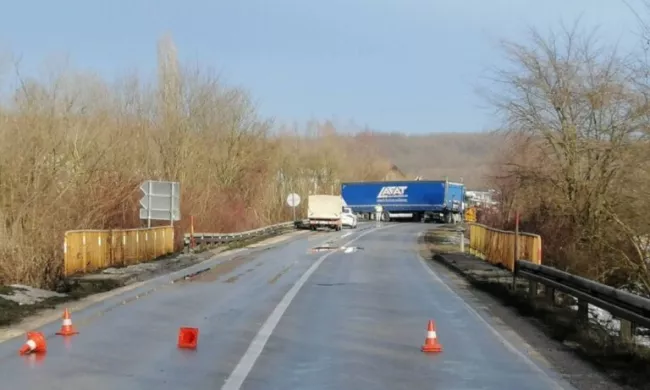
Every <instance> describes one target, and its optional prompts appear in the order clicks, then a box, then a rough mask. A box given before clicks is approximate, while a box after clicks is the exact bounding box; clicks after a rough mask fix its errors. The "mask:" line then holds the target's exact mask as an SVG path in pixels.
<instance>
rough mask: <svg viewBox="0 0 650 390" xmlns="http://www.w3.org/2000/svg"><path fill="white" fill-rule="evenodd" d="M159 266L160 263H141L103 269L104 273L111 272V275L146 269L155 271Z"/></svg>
mask: <svg viewBox="0 0 650 390" xmlns="http://www.w3.org/2000/svg"><path fill="white" fill-rule="evenodd" d="M159 266H160V265H159V264H157V263H140V264H134V265H130V266H128V267H124V268H106V269H105V270H103V271H102V273H103V274H110V275H120V274H131V273H139V272H144V271H154V270H156V269H158V267H159Z"/></svg>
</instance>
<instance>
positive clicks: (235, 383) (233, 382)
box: [221, 225, 398, 390]
mask: <svg viewBox="0 0 650 390" xmlns="http://www.w3.org/2000/svg"><path fill="white" fill-rule="evenodd" d="M395 226H398V225H384V226H380V227H377V228H371V229H370V230H368V231H365V232H362V233H361V234H359V235H358V236H356V237H355V238H353V239H352V240H350V241H348V242H347V243H346V244H345V245H344V246H348V245H350V244H352V243H354V242H355V241H357V240H359V239H360V238H362V237H365V236H366V235H368V234H370V233H372V232H376V231H378V230H382V229H388V228H391V227H395ZM334 253H336V252H329V253H326V254H324V255H323V256H321V257H319V258H318V259H317V260H316V261H315V262H314V263H313V264H312V265H311V266H310V267H309V268H308V269H307V271H305V273H304V274H302V276H301V277H300V279H298V281H297V282H296V283H294V285H293V286H291V289H289V291H287V293H286V294H285V295H284V296H283V297H282V299H281V300H280V302H279V303H278V304H277V305H276V306H275V309H273V311H272V312H271V314H270V315H269V316H268V318H267V319H266V321H264V323H263V324H262V327H261V328H260V330H259V331H258V332H257V334H256V335H255V337H253V340H252V341H251V343H250V345H249V346H248V349H247V350H246V352H244V354H243V355H242V357H241V358H240V359H239V362H238V363H237V365H236V366H235V368H234V369H233V370H232V371H231V372H230V375H229V376H228V378H227V379H226V381H225V382H224V384H223V386H222V387H221V390H239V389H240V388H241V386H242V385H243V384H244V381H245V380H246V378H248V375H249V374H250V372H251V371H252V369H253V366H254V365H255V362H257V359H258V358H259V357H260V355H261V354H262V351H263V350H264V347H265V346H266V343H267V341H268V340H269V338H270V337H271V335H272V334H273V331H274V330H275V328H276V326H277V325H278V323H279V322H280V320H281V319H282V316H283V315H284V313H285V312H286V311H287V309H288V308H289V305H290V304H291V302H292V301H293V300H294V298H295V297H296V295H298V292H299V291H300V289H301V288H302V286H303V285H304V284H305V283H306V282H307V280H308V279H309V278H310V277H311V275H312V274H313V273H314V272H316V270H317V269H318V267H319V266H320V265H321V264H322V263H323V261H325V259H327V258H328V257H329V256H331V255H333V254H334Z"/></svg>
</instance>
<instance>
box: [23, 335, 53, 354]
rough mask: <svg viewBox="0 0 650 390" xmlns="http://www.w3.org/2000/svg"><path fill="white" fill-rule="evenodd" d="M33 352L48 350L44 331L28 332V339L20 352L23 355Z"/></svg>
mask: <svg viewBox="0 0 650 390" xmlns="http://www.w3.org/2000/svg"><path fill="white" fill-rule="evenodd" d="M32 352H34V353H42V352H47V341H45V336H43V333H41V332H27V341H25V344H23V346H22V348H20V350H19V351H18V353H19V354H21V355H26V354H28V353H32Z"/></svg>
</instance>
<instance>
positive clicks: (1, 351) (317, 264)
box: [0, 224, 571, 390]
mask: <svg viewBox="0 0 650 390" xmlns="http://www.w3.org/2000/svg"><path fill="white" fill-rule="evenodd" d="M373 226H374V225H365V226H363V227H360V228H359V229H356V230H344V231H342V232H333V233H318V234H310V235H308V236H303V237H299V238H297V239H294V240H291V241H289V242H283V243H280V244H277V245H276V246H273V247H270V248H261V249H255V250H250V251H244V252H241V253H238V254H236V255H232V256H230V257H229V258H224V259H219V260H218V261H215V263H217V262H218V263H220V265H219V266H217V267H216V268H214V269H213V270H211V271H207V272H204V273H202V274H199V275H198V276H197V277H196V278H194V280H192V281H179V282H177V283H173V284H170V283H169V280H171V279H173V278H175V277H179V276H181V275H180V274H179V273H177V274H175V275H173V276H170V277H169V278H167V279H165V278H159V280H156V281H154V282H152V283H150V284H148V285H147V286H144V287H142V288H140V289H137V290H134V291H131V292H127V293H125V294H123V295H121V296H118V297H115V298H112V299H109V300H107V301H105V302H103V303H100V304H98V305H95V306H93V307H90V308H88V309H86V310H83V311H80V312H75V313H72V318H73V322H74V324H75V326H76V327H77V328H78V330H79V332H80V334H79V335H77V336H73V337H70V338H63V337H60V336H55V335H54V333H55V332H56V331H57V330H58V329H59V327H60V325H61V324H60V322H57V323H53V324H49V325H48V326H46V327H44V328H43V329H39V330H41V331H43V332H44V333H45V334H46V336H48V352H47V354H46V355H45V358H44V359H42V360H37V359H33V356H31V357H29V358H25V357H19V356H18V355H17V350H18V349H19V348H20V346H21V345H22V344H23V342H24V338H17V339H12V340H9V341H7V342H5V343H2V344H0V388H7V389H9V388H11V389H14V388H15V389H18V388H26V389H31V388H34V389H37V388H38V389H66V390H74V389H97V390H99V389H121V390H128V389H156V390H162V389H192V390H200V389H218V388H223V389H239V388H241V389H406V388H409V389H410V388H431V389H441V390H442V389H445V390H446V389H523V388H526V389H560V388H567V389H569V388H571V387H569V386H568V385H566V384H565V383H563V382H561V381H560V380H559V379H558V378H557V376H556V375H555V373H554V372H552V371H551V370H549V369H548V368H545V367H543V366H542V365H540V364H537V363H536V362H535V359H534V358H532V357H530V356H529V355H530V351H526V350H525V345H520V344H518V342H517V340H513V339H511V338H510V337H508V335H507V334H504V333H503V332H502V330H501V329H500V328H499V327H498V326H495V325H494V324H492V322H491V319H490V318H487V317H486V316H485V315H483V314H479V313H477V311H476V308H475V307H473V305H474V303H473V302H471V301H468V300H465V299H463V298H461V296H459V295H458V294H456V292H454V291H453V290H452V289H451V288H450V287H449V283H448V281H447V280H446V278H447V276H446V275H445V274H444V272H441V271H440V270H437V271H433V270H432V269H431V268H429V267H428V266H427V265H426V264H425V263H424V261H423V260H422V259H421V258H420V257H419V256H418V252H417V245H416V240H417V236H418V234H419V233H420V232H423V231H424V230H426V229H428V228H431V227H432V225H428V224H426V225H425V224H399V225H385V226H384V227H383V228H382V229H379V230H375V229H374V228H373ZM326 241H330V242H329V243H327V242H326ZM350 241H354V242H351V243H350ZM347 243H349V244H347ZM341 245H347V246H352V247H358V249H352V250H348V251H345V250H339V251H320V252H318V251H317V252H313V253H312V251H310V249H311V248H313V247H316V246H335V247H336V246H339V247H340V246H341ZM346 252H347V253H346ZM190 271H191V270H189V271H186V272H185V273H189V272H190ZM154 288H155V290H153V289H154ZM136 295H137V296H138V298H137V299H136V298H135V296H136ZM461 295H462V294H461ZM429 319H433V320H435V322H436V325H437V334H438V338H439V341H440V343H441V344H442V345H443V347H444V351H443V352H442V353H440V354H430V355H429V354H424V353H422V352H420V346H421V345H422V343H423V342H424V339H425V335H426V326H427V322H428V320H429ZM180 326H192V327H198V328H199V329H200V335H199V346H198V349H197V350H179V349H177V348H176V337H177V332H178V328H179V327H180Z"/></svg>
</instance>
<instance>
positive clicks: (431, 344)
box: [422, 320, 442, 352]
mask: <svg viewBox="0 0 650 390" xmlns="http://www.w3.org/2000/svg"><path fill="white" fill-rule="evenodd" d="M422 352H442V345H440V343H438V336H437V335H436V325H435V324H434V323H433V321H432V320H429V327H428V328H427V338H426V339H425V340H424V345H422Z"/></svg>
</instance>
